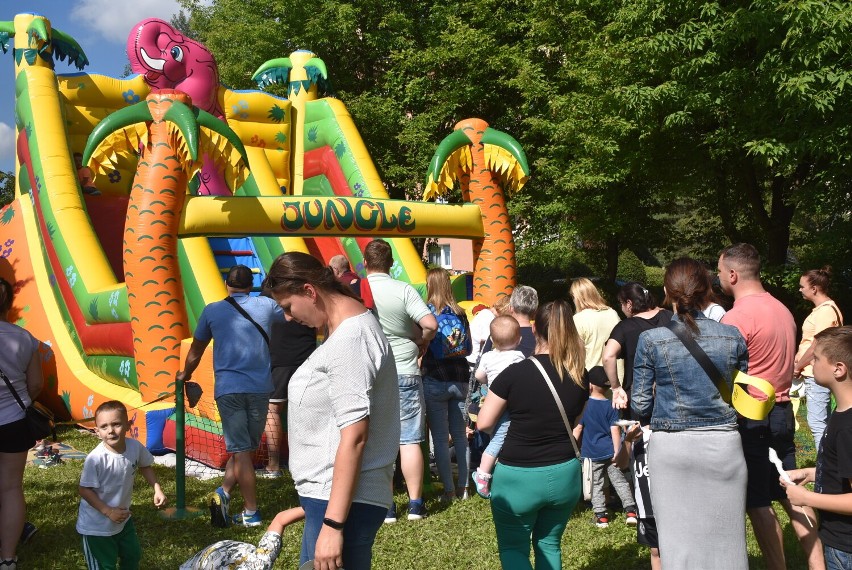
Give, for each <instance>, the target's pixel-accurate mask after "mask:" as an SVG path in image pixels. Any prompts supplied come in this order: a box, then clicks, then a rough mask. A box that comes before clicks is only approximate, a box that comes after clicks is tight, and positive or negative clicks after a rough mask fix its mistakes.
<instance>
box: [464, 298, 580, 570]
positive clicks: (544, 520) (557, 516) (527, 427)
mask: <svg viewBox="0 0 852 570" xmlns="http://www.w3.org/2000/svg"><path fill="white" fill-rule="evenodd" d="M534 329H535V338H536V349H535V354H534V355H533V356H531V357H530V358H528V359H527V360H523V361H521V362H518V363H516V364H512V365H511V366H509V367H508V368H506V370H504V371H503V373H502V374H500V375H499V376H498V377H497V378H496V379H495V380H494V382H493V383H492V385H491V386H490V388H489V392H488V397H487V398H486V401H485V404H484V405H483V407H482V409H481V410H480V412H479V417H478V418H477V427H478V428H479V429H483V430H486V431H488V430H490V429H491V428H492V427H493V426H494V424H495V423H496V421H497V419H498V418H499V417H500V416H501V414H502V413H503V411H504V410H508V412H509V419H510V420H511V424H510V427H509V432H508V434H507V435H506V442H505V443H504V444H503V449H502V450H501V451H500V457H499V460H498V463H497V467H496V468H495V469H494V476H493V479H492V483H491V514H492V516H493V517H494V527H495V528H496V531H497V545H498V549H499V551H500V563H501V564H502V566H503V568H504V569H511V570H522V569H524V568H529V569H532V568H533V566H532V565H531V564H530V545H531V544H532V548H533V552H534V553H535V569H536V570H559V569H560V568H562V552H561V550H560V542H561V540H562V533H563V532H564V531H565V526H566V525H567V524H568V518H569V517H570V516H571V512H572V511H573V510H574V506H575V505H576V504H577V501H578V500H579V499H580V492H581V484H580V461H579V458H578V457H577V456H576V455H575V453H574V449H573V447H572V445H571V440H570V436H569V434H568V430H567V429H566V427H565V422H563V420H562V415H561V414H560V413H559V408H558V407H557V405H556V400H555V398H554V396H553V393H552V392H551V390H550V388H549V387H548V385H547V382H546V381H545V379H544V377H543V376H542V373H541V371H540V370H539V367H538V366H537V365H536V363H535V362H533V359H535V360H537V361H538V363H539V364H541V366H542V368H543V369H544V371H545V373H546V374H547V375H548V377H549V378H550V381H551V383H552V384H553V386H554V388H555V389H556V393H557V394H558V396H559V399H560V401H561V403H562V406H563V407H564V409H565V412H566V415H567V416H568V421H569V422H570V423H571V425H572V426H573V425H574V423H575V420H576V418H577V417H578V416H579V415H580V414H581V413H582V411H583V407H584V405H585V403H586V400H588V397H589V390H588V385H587V383H586V380H585V376H584V363H585V354H584V353H585V349H584V345H583V340H582V339H581V338H580V336H579V334H577V329H576V328H575V326H574V321H573V319H572V311H571V306H570V305H569V304H568V303H567V302H565V301H553V302H552V303H547V304H545V305H544V306H542V307H539V309H538V312H537V313H536V315H535V326H534Z"/></svg>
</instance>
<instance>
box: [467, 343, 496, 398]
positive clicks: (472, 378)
mask: <svg viewBox="0 0 852 570" xmlns="http://www.w3.org/2000/svg"><path fill="white" fill-rule="evenodd" d="M488 338H489V339H491V335H488ZM486 342H488V341H487V340H485V341H482V342H480V343H479V354H477V355H476V364H474V365H473V370H471V371H470V378H469V379H468V381H467V396H466V397H465V399H464V409H465V413H467V410H469V409H470V402H471V400H472V399H473V389H474V388H475V387H476V384H477V380H476V371H477V370H478V369H479V361H480V360H482V349H483V348H485V343H486Z"/></svg>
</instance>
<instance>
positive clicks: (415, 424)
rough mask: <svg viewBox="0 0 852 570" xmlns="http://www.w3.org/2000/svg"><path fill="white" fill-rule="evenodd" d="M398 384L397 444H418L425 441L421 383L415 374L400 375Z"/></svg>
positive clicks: (423, 401) (423, 402)
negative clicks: (398, 428)
mask: <svg viewBox="0 0 852 570" xmlns="http://www.w3.org/2000/svg"><path fill="white" fill-rule="evenodd" d="M397 383H398V384H399V422H400V431H399V444H400V445H408V444H411V443H420V442H421V441H423V440H424V439H426V416H425V415H424V413H423V410H424V408H425V406H426V400H425V398H424V396H423V381H422V380H421V379H420V376H418V375H416V374H400V375H398V376H397Z"/></svg>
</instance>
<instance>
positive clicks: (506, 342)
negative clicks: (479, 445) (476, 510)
mask: <svg viewBox="0 0 852 570" xmlns="http://www.w3.org/2000/svg"><path fill="white" fill-rule="evenodd" d="M490 331H491V344H492V345H493V346H494V348H493V349H492V350H489V351H488V352H486V353H485V354H483V355H482V358H481V359H480V360H479V368H477V369H476V373H475V374H476V379H477V380H479V382H480V383H482V384H485V383H486V382H487V383H488V385H489V386H490V385H491V382H493V381H494V379H495V378H497V376H499V375H500V373H501V372H503V370H505V369H506V367H507V366H509V365H510V364H514V363H516V362H520V361H521V360H523V359H524V355H523V353H522V352H521V351H519V350H517V348H518V345H519V344H520V342H521V325H520V324H518V321H517V320H515V317H512V316H509V315H502V316H499V317H497V318H495V319H494V320H493V321H491V326H490ZM508 431H509V412H508V411H506V412H504V413H503V415H502V416H501V417H500V419H499V420H497V424H496V425H495V426H494V435H493V436H492V437H491V441H490V442H489V443H488V447H486V448H485V452H484V453H483V454H482V460H481V461H480V463H479V467H477V469H476V471H474V472H473V474H472V475H471V479H473V483H474V484H475V485H476V494H477V495H479V496H480V497H482V498H483V499H489V498H491V471H493V470H494V464H495V463H497V455H498V454H499V453H500V449H501V448H502V447H503V442H504V441H505V440H506V433H507V432H508Z"/></svg>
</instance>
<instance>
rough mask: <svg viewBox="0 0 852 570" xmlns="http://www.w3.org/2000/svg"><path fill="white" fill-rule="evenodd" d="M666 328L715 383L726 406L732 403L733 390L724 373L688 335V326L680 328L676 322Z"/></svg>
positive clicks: (669, 323)
mask: <svg viewBox="0 0 852 570" xmlns="http://www.w3.org/2000/svg"><path fill="white" fill-rule="evenodd" d="M666 328H667V329H669V330H670V331H672V332H673V333H674V335H675V336H676V337H677V338H678V340H680V342H682V343H683V346H685V347H686V350H688V351H689V354H691V355H692V357H693V358H694V359H695V360H697V361H698V364H699V365H700V366H701V368H702V369H703V370H704V373H705V374H707V377H708V378H710V380H711V381H712V382H713V384H714V385H715V386H716V389H717V390H719V395H721V396H722V400H724V401H725V403H726V404H730V403H731V389H730V388H729V387H728V383H727V382H725V378H724V376H723V375H722V372H721V371H720V370H719V368H718V367H717V366H716V365H715V364H714V363H713V361H712V360H710V357H709V356H707V353H706V352H704V350H702V348H701V347H700V346H698V343H697V342H695V339H694V338H692V336H691V335H689V334H687V333H686V330H685V329H686V325H681V326H678V324H677V322H676V321H669V322H668V324H666Z"/></svg>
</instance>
